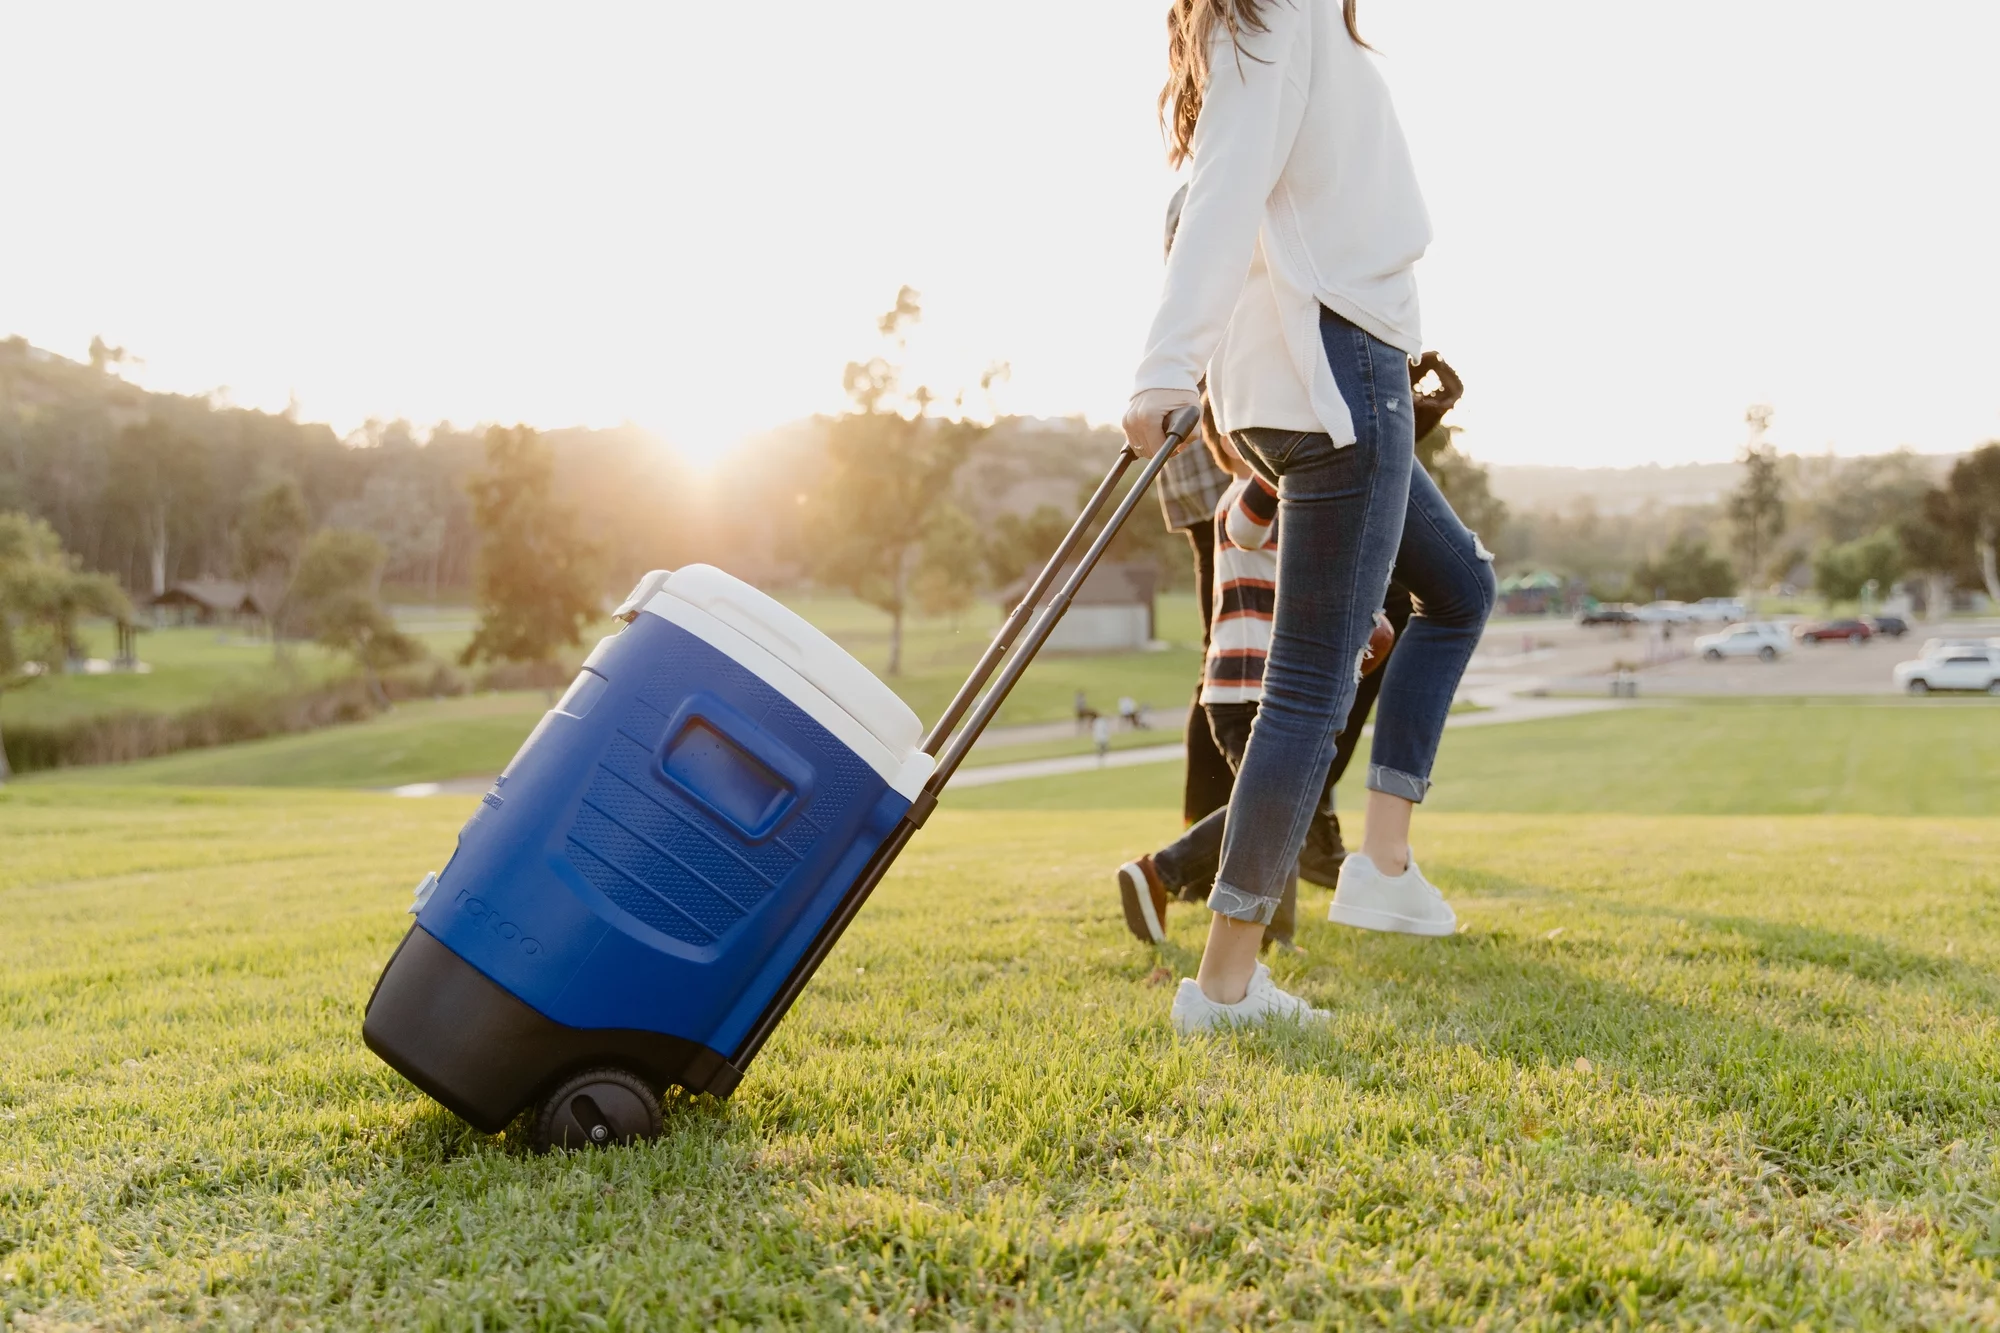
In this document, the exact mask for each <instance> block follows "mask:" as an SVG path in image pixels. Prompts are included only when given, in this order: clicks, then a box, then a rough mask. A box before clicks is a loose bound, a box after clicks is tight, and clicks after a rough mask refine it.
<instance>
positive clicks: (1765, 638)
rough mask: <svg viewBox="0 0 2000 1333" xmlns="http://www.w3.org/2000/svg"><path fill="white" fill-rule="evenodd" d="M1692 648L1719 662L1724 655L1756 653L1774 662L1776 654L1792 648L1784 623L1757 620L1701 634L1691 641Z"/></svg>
mask: <svg viewBox="0 0 2000 1333" xmlns="http://www.w3.org/2000/svg"><path fill="white" fill-rule="evenodd" d="M1694 650H1695V651H1696V652H1698V653H1700V654H1701V655H1702V656H1703V657H1705V658H1707V659H1708V660H1709V661H1711V662H1720V661H1721V660H1722V659H1723V658H1725V657H1755V658H1760V659H1762V660H1763V661H1766V662H1775V661H1777V660H1778V654H1780V653H1788V652H1790V651H1791V650H1792V638H1791V635H1789V634H1787V633H1785V627H1784V626H1783V625H1774V624H1772V623H1771V622H1770V621H1768V620H1757V621H1752V622H1750V623H1748V624H1744V625H1731V626H1730V627H1729V628H1728V629H1726V630H1723V631H1721V632H1720V633H1717V634H1704V635H1702V636H1701V637H1700V638H1699V639H1696V640H1695V641H1694Z"/></svg>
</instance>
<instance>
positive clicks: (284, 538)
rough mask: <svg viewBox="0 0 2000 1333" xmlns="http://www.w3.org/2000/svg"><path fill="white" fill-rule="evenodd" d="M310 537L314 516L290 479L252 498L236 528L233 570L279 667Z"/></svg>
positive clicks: (278, 482) (259, 492) (296, 485)
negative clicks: (259, 616)
mask: <svg viewBox="0 0 2000 1333" xmlns="http://www.w3.org/2000/svg"><path fill="white" fill-rule="evenodd" d="M311 531H312V515H311V514H310V513H308V512H307V510H306V499H305V495H304V494H303V493H302V492H301V491H300V490H299V484H298V483H297V482H296V481H293V480H291V479H290V478H289V477H288V478H285V479H284V480H282V481H274V482H272V483H270V484H269V485H268V486H266V487H264V489H263V490H261V491H258V492H257V493H256V494H255V495H253V496H252V497H251V499H250V503H249V506H248V507H247V508H246V509H245V511H244V513H243V516H242V518H241V519H239V520H238V522H237V527H236V561H237V567H238V568H239V569H241V570H242V571H243V577H244V578H245V580H246V581H248V583H249V584H250V594H251V596H252V597H254V598H255V599H256V601H257V609H258V610H259V611H261V612H262V613H263V616H264V623H265V624H266V625H268V626H269V627H270V630H271V645H272V652H273V653H274V654H276V656H277V657H278V658H279V660H281V661H282V660H283V659H284V656H285V646H284V645H285V629H286V624H285V612H286V604H285V603H286V599H287V597H288V596H289V594H290V592H291V587H292V577H293V575H295V574H297V573H298V568H299V555H300V553H301V552H303V551H304V550H305V544H306V535H307V534H308V533H310V532H311Z"/></svg>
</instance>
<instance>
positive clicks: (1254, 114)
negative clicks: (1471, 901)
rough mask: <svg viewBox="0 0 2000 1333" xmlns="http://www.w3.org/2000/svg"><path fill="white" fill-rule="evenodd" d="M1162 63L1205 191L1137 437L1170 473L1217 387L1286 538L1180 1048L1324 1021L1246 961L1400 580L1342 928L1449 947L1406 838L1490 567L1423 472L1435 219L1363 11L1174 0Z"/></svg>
mask: <svg viewBox="0 0 2000 1333" xmlns="http://www.w3.org/2000/svg"><path fill="white" fill-rule="evenodd" d="M1168 56H1169V68H1170V74H1169V78H1168V82H1167V86H1166V89H1165V90H1164V91H1163V93H1162V94H1161V101H1160V106H1161V113H1162V116H1163V119H1164V120H1165V122H1166V125H1167V132H1168V139H1169V144H1170V150H1169V151H1170V157H1171V158H1172V159H1173V160H1174V161H1175V162H1176V163H1177V164H1178V163H1179V162H1181V161H1183V160H1191V161H1192V163H1193V172H1192V177H1191V180H1190V182H1189V187H1188V200H1187V205H1186V208H1185V210H1184V212H1183V214H1182V217H1181V223H1180V233H1179V236H1178V237H1177V239H1176V243H1175V245H1174V250H1173V254H1172V256H1171V257H1170V259H1169V260H1168V264H1167V281H1166V290H1165V293H1164V295H1163V297H1162V299H1161V302H1160V308H1159V311H1158V314H1157V315H1156V316H1155V318H1154V321H1153V328H1152V332H1151V335H1150V337H1149V339H1148V343H1147V349H1146V354H1145V358H1144V360H1143V361H1142V362H1141V363H1140V367H1139V372H1138V375H1137V381H1136V388H1137V392H1136V393H1135V394H1134V395H1133V398H1132V403H1131V406H1130V407H1129V408H1128V410H1127V412H1126V415H1125V433H1126V437H1127V438H1128V439H1129V440H1130V441H1131V443H1132V445H1133V447H1134V448H1135V449H1137V450H1138V451H1139V452H1141V453H1143V454H1148V455H1150V454H1151V453H1153V452H1156V451H1157V450H1158V449H1159V447H1160V445H1161V443H1162V440H1163V437H1164V434H1165V425H1164V423H1165V420H1166V417H1167V416H1168V414H1169V413H1171V412H1173V411H1174V410H1176V409H1178V408H1180V407H1183V406H1187V405H1190V404H1193V403H1195V402H1196V401H1197V396H1196V389H1195V386H1196V384H1197V383H1198V382H1199V381H1200V380H1201V379H1202V377H1203V375H1204V373H1205V374H1206V375H1207V378H1208V388H1209V395H1210V398H1211V400H1212V402H1213V404H1214V407H1215V413H1216V417H1217V420H1218V423H1219V424H1220V426H1221V428H1222V429H1223V430H1224V431H1226V432H1228V433H1229V434H1230V437H1231V439H1232V441H1233V442H1234V443H1235V444H1236V446H1237V448H1238V450H1239V451H1240V452H1241V453H1242V455H1243V457H1244V458H1245V459H1246V461H1248V462H1249V463H1250V465H1251V466H1252V467H1254V468H1255V469H1256V470H1257V471H1258V472H1260V473H1262V474H1263V475H1264V476H1265V477H1267V478H1268V479H1269V480H1271V481H1272V482H1273V483H1274V484H1275V485H1276V486H1277V488H1278V494H1279V497H1280V504H1281V519H1280V522H1281V524H1282V526H1283V529H1284V533H1285V536H1284V539H1283V540H1282V541H1281V542H1280V543H1279V577H1278V580H1277V583H1278V595H1277V601H1276V607H1275V610H1274V613H1273V625H1272V640H1271V649H1270V657H1269V660H1268V662H1267V664H1266V666H1265V671H1264V682H1263V703H1262V705H1261V708H1260V711H1259V713H1258V716H1257V721H1256V726H1255V728H1254V729H1253V730H1252V732H1251V735H1250V740H1249V744H1248V746H1247V748H1246V749H1245V752H1244V756H1243V764H1242V768H1241V770H1240V772H1239V773H1238V775H1237V782H1236V788H1235V792H1234V794H1233V795H1232V797H1231V798H1230V804H1229V815H1228V825H1227V832H1226V834H1225V836H1224V840H1223V847H1222V861H1221V867H1220V869H1219V871H1218V873H1217V875H1216V881H1215V888H1214V890H1213V891H1212V893H1211V894H1210V896H1209V903H1208V905H1209V908H1210V910H1211V912H1212V913H1213V916H1212V917H1211V919H1210V925H1209V935H1208V942H1207V946H1206V947H1205V949H1204V951H1203V954H1202V961H1201V968H1200V972H1199V974H1198V976H1197V977H1196V978H1195V979H1194V980H1190V981H1183V982H1182V983H1181V987H1180V990H1179V992H1178V993H1177V994H1176V996H1175V998H1174V1006H1173V1017H1174V1022H1175V1025H1176V1027H1178V1028H1179V1029H1180V1030H1181V1031H1183V1032H1193V1031H1200V1030H1205V1029H1208V1028H1211V1027H1214V1026H1216V1025H1218V1024H1228V1023H1257V1022H1263V1021H1266V1020H1268V1019H1270V1018H1273V1017H1290V1018H1296V1019H1312V1018H1315V1017H1320V1016H1323V1015H1321V1013H1320V1011H1318V1010H1315V1009H1312V1008H1311V1007H1310V1006H1308V1005H1307V1004H1306V1003H1305V1002H1304V1001H1303V1000H1300V999H1299V998H1297V997H1296V996H1292V995H1289V994H1287V993H1285V992H1284V991H1283V990H1280V989H1279V988H1278V987H1277V985H1276V984H1275V983H1274V982H1273V981H1272V979H1271V976H1270V973H1269V972H1268V971H1267V970H1266V969H1265V968H1264V966H1263V965H1262V964H1261V963H1259V962H1258V961H1257V949H1258V944H1259V943H1260V941H1261V940H1262V938H1263V934H1264V927H1265V924H1266V923H1267V922H1269V921H1270V920H1271V917H1272V914H1273V913H1274V912H1275V911H1276V910H1277V907H1278V905H1279V903H1280V901H1281V900H1282V898H1283V895H1284V889H1285V887H1286V885H1287V883H1288V882H1289V881H1290V879H1291V876H1292V874H1293V870H1294V868H1295V867H1296V865H1297V863H1298V856H1299V849H1300V847H1301V845H1302V844H1303V842H1304V841H1305V836H1306V830H1307V828H1308V826H1309V824H1310V823H1311V820H1312V816H1313V813H1314V811H1315V809H1316V808H1317V806H1318V804H1319V799H1320V796H1321V793H1322V788H1323V786H1324V783H1325V780H1326V774H1327V769H1328V765H1329V763H1330V762H1331V759H1332V755H1333V749H1334V742H1335V738H1336V737H1337V736H1338V734H1339V733H1340V730H1341V727H1342V726H1343V724H1344V723H1345V722H1346V720H1347V715H1348V710H1349V708H1350V706H1351V705H1352V703H1353V700H1354V693H1355V685H1356V679H1357V676H1358V671H1359V666H1360V662H1361V660H1362V656H1363V654H1364V652H1365V651H1366V648H1367V643H1368V637H1369V631H1370V629H1371V627H1372V623H1373V618H1374V613H1375V610H1376V609H1377V608H1378V607H1380V606H1381V605H1382V604H1383V597H1384V593H1385V592H1386V590H1387V588H1388V584H1389V579H1390V577H1391V575H1392V574H1393V575H1394V577H1395V579H1396V581H1397V582H1399V583H1401V584H1402V585H1403V586H1404V587H1406V588H1408V589H1409V591H1410V593H1411V594H1412V596H1413V598H1414V600H1415V602H1416V605H1417V610H1416V613H1415V614H1414V615H1413V616H1412V617H1411V620H1410V624H1409V629H1408V630H1407V631H1406V632H1405V634H1404V635H1403V637H1402V641H1401V642H1400V643H1399V644H1398V645H1397V648H1396V651H1395V653H1394V654H1393V655H1392V656H1391V658H1390V660H1389V665H1388V666H1387V668H1386V669H1385V678H1384V680H1383V684H1382V695H1381V701H1380V703H1379V704H1378V707H1377V717H1376V727H1375V739H1374V748H1373V753H1372V757H1371V762H1370V765H1369V770H1368V788H1369V799H1368V809H1367V815H1366V832H1365V834H1364V836H1363V839H1362V844H1361V850H1360V852H1359V853H1358V854H1355V855H1351V856H1349V857H1348V859H1347V861H1346V863H1345V864H1344V865H1343V866H1342V868H1341V873H1340V883H1339V886H1338V888H1337V889H1336V891H1335V894H1334V903H1333V908H1332V912H1331V915H1332V917H1333V919H1334V920H1337V921H1343V922H1345V923H1347V924H1349V925H1355V926H1361V927H1363V928H1367V929H1375V930H1396V931H1405V932H1409V933H1413V934H1427V935H1439V934H1449V933H1450V932H1451V931H1452V930H1453V929H1454V928H1455V926H1456V920H1455V918H1454V916H1453V914H1452V911H1451V908H1450V907H1449V905H1447V904H1446V903H1445V902H1444V900H1443V898H1442V897H1441V896H1440V895H1439V894H1438V892H1437V890H1436V889H1435V888H1433V887H1432V886H1431V885H1430V884H1429V882H1428V881H1426V880H1425V879H1424V877H1423V875H1422V873H1421V872H1420V871H1419V870H1418V869H1417V866H1416V863H1415V861H1414V860H1413V859H1412V857H1411V855H1410V847H1409V829H1410V816H1411V813H1412V811H1413V810H1414V809H1415V807H1416V804H1417V803H1418V802H1420V801H1422V800H1423V798H1424V795H1425V793H1426V791H1427V790H1428V789H1429V786H1430V773H1431V765H1432V761H1433V759H1434V758H1435V756H1436V753H1437V746H1438V740H1439V737H1440V735H1441V733H1442V731H1443V728H1444V721H1445V716H1446V714H1447V713H1448V712H1449V710H1450V708H1451V702H1452V698H1453V696H1454V695H1455V694H1456V692H1457V689H1458V683H1459V679H1460V677H1461V676H1462V675H1463V674H1464V671H1465V667H1466V664H1467V662H1468V661H1469V660H1470V659H1471V656H1472V651H1473V649H1474V647H1475V646H1476V645H1477V643H1478V640H1479V635H1480V632H1481V630H1482V629H1483V628H1484V626H1485V623H1486V617H1487V615H1488V613H1489V612H1490V611H1491V609H1492V605H1493V598H1494V582H1493V573H1492V566H1491V556H1490V554H1489V553H1488V552H1487V551H1486V550H1485V549H1484V548H1483V547H1481V546H1480V544H1479V542H1478V539H1477V538H1475V537H1474V536H1473V535H1472V533H1471V532H1469V531H1468V530H1467V529H1466V527H1465V525H1464V524H1463V523H1461V522H1459V520H1458V517H1457V515H1455V514H1454V513H1453V512H1452V510H1451V507H1450V505H1448V504H1447V503H1446V502H1445V500H1444V497H1443V496H1442V495H1440V494H1439V493H1438V490H1437V487H1436V485H1435V484H1434V483H1432V482H1431V480H1430V479H1429V478H1428V477H1427V476H1426V475H1425V474H1424V472H1423V470H1422V469H1421V468H1418V467H1416V465H1415V451H1414V444H1415V437H1414V430H1413V423H1412V416H1411V410H1412V409H1411V390H1410V376H1409V360H1410V358H1412V357H1414V356H1416V355H1418V353H1419V352H1421V350H1422V346H1423V342H1422V337H1421V335H1420V333H1419V328H1418V318H1417V290H1416V279H1415V274H1414V273H1413V271H1412V266H1413V265H1414V264H1415V262H1416V260H1417V259H1418V257H1419V256H1421V255H1422V254H1423V251H1424V248H1425V246H1426V245H1427V244H1428V243H1429V240H1430V222H1429V219H1428V217H1427V216H1426V214H1425V211H1424V204H1423V198H1422V196H1421V194H1420V193H1419V191H1418V188H1417V183H1416V177H1415V173H1414V171H1413V169H1412V167H1411V164H1410V158H1409V152H1408V148H1407V147H1406V145H1405V143H1404V141H1403V135H1402V131H1401V129H1400V127H1399V126H1398V124H1397V122H1396V116H1395V111H1394V109H1393V108H1392V107H1391V105H1390V102H1389V94H1388V88H1387V86H1386V85H1385V84H1384V82H1383V80H1382V77H1381V75H1380V74H1379V72H1377V70H1376V69H1375V67H1374V65H1373V63H1372V61H1371V59H1370V57H1369V55H1368V54H1367V50H1366V48H1365V46H1364V44H1363V43H1362V41H1361V39H1360V35H1359V33H1358V31H1357V28H1356V22H1355V14H1354V0H1346V3H1345V5H1344V6H1343V5H1342V4H1339V3H1336V0H1176V3H1175V5H1174V8H1173V11H1172V13H1171V15H1170V17H1169V43H1168Z"/></svg>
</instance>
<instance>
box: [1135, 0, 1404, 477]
mask: <svg viewBox="0 0 2000 1333" xmlns="http://www.w3.org/2000/svg"><path fill="white" fill-rule="evenodd" d="M1261 14H1262V18H1263V20H1264V22H1265V24H1266V30H1265V31H1263V32H1252V31H1248V30H1244V31H1242V32H1241V34H1240V36H1241V42H1242V52H1241V54H1240V55H1239V53H1238V52H1237V50H1236V48H1235V46H1234V45H1233V44H1232V42H1231V40H1230V37H1229V34H1228V32H1227V31H1226V30H1225V29H1224V28H1223V26H1222V25H1221V24H1219V23H1218V24H1217V25H1216V28H1215V32H1214V34H1213V37H1212V43H1211V48H1210V53H1209V80H1208V86H1207V87H1206V88H1205V89H1204V90H1203V95H1202V106H1201V118H1200V120H1199V121H1198V122H1197V123H1196V126H1195V136H1194V172H1193V176H1192V179H1191V180H1190V182H1189V188H1188V201H1187V207H1186V209H1185V211H1184V212H1183V213H1182V215H1181V224H1180V233H1179V236H1178V238H1177V239H1176V240H1175V243H1174V248H1173V253H1172V255H1171V256H1169V258H1168V260H1167V281H1166V291H1165V293H1164V295H1163V296H1162V297H1161V300H1160V309H1159V313H1158V314H1157V315H1156V316H1155V317H1154V319H1153V329H1152V333H1151V335H1150V336H1149V338H1148V339H1147V345H1146V355H1145V359H1144V360H1143V361H1142V362H1141V363H1140V366H1139V373H1138V376H1137V383H1136V385H1135V387H1136V388H1139V389H1192V388H1194V387H1195V384H1196V382H1197V381H1199V380H1200V379H1201V377H1202V375H1203V374H1204V373H1206V374H1207V376H1208V384H1209V393H1210V396H1211V397H1212V398H1213V399H1214V401H1215V409H1216V418H1217V423H1218V424H1219V425H1220V426H1221V427H1222V428H1223V429H1224V430H1232V431H1233V430H1243V429H1246V428H1248V427H1251V426H1265V427H1271V428H1274V429H1280V430H1323V431H1325V432H1327V433H1328V434H1329V435H1331V436H1332V437H1333V438H1334V440H1335V441H1336V442H1337V443H1341V444H1351V443H1352V442H1353V440H1354V426H1353V423H1352V421H1351V419H1350V418H1349V416H1348V412H1347V405H1346V404H1345V403H1344V402H1342V400H1341V397H1340V390H1339V388H1338V387H1337V386H1336V385H1335V383H1334V380H1333V373H1332V371H1331V370H1329V369H1328V368H1327V364H1326V356H1325V353H1324V352H1323V351H1322V349H1321V345H1320V338H1319V307H1320V306H1322V305H1324V306H1325V307H1327V308H1328V309H1329V310H1332V311H1334V312H1335V313H1336V314H1339V315H1343V316H1345V317H1346V318H1348V319H1350V320H1352V321H1353V322H1354V323H1356V324H1358V325H1360V326H1361V327H1362V328H1364V329H1366V330H1368V332H1370V333H1372V334H1374V335H1375V336H1376V337H1378V338H1380V339H1382V340H1383V341H1384V342H1386V343H1389V344H1390V345H1392V346H1394V347H1397V348H1400V349H1402V350H1403V351H1404V352H1407V353H1409V354H1410V355H1412V356H1414V355H1416V354H1417V353H1418V352H1420V351H1421V350H1422V349H1423V337H1422V334H1421V332H1420V329H1419V324H1418V316H1417V283H1416V275H1415V273H1414V272H1413V271H1412V267H1411V266H1412V265H1413V264H1415V263H1416V261H1417V259H1418V258H1419V257H1420V256H1421V255H1422V254H1423V252H1424V248H1425V247H1426V246H1427V245H1429V244H1430V238H1431V227H1430V218H1429V215H1428V214H1427V213H1426V212H1425V211H1424V201H1423V195H1422V194H1421V192H1419V190H1418V188H1417V179H1416V172H1415V170H1414V168H1413V167H1412V166H1411V163H1410V152H1409V147H1408V145H1407V144H1406V143H1405V142H1404V140H1403V131H1402V127H1401V126H1400V125H1399V124H1398V123H1397V120H1396V111H1395V108H1394V107H1393V106H1392V105H1391V104H1390V101H1389V89H1388V85H1387V84H1386V83H1384V82H1383V80H1382V75H1381V73H1380V71H1378V70H1377V69H1376V68H1375V65H1374V62H1373V60H1372V59H1371V58H1370V56H1369V54H1368V53H1367V52H1366V51H1364V50H1363V49H1361V48H1360V47H1359V46H1357V45H1355V43H1354V41H1353V39H1351V38H1350V37H1349V36H1348V35H1347V28H1346V25H1345V24H1344V23H1343V21H1342V19H1341V6H1340V0H1266V3H1265V4H1264V5H1263V6H1262V9H1261Z"/></svg>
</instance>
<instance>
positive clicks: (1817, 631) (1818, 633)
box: [1792, 619, 1875, 647]
mask: <svg viewBox="0 0 2000 1333" xmlns="http://www.w3.org/2000/svg"><path fill="white" fill-rule="evenodd" d="M1792 637H1793V638H1795V639H1797V640H1798V641H1799V642H1800V643H1829V642H1832V643H1839V642H1841V641H1842V640H1845V641H1846V642H1848V643H1851V644H1854V645H1856V646H1857V647H1858V646H1859V645H1861V644H1864V643H1866V642H1868V640H1870V639H1872V638H1874V637H1875V631H1874V630H1872V629H1870V628H1868V622H1867V621H1865V620H1852V619H1849V620H1818V621H1813V622H1812V623H1810V624H1805V625H1800V626H1799V627H1798V628H1797V629H1795V630H1793V631H1792Z"/></svg>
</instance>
